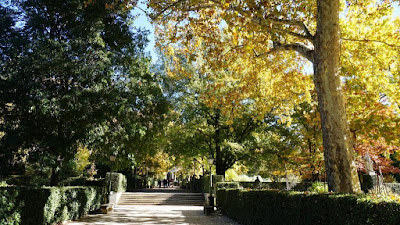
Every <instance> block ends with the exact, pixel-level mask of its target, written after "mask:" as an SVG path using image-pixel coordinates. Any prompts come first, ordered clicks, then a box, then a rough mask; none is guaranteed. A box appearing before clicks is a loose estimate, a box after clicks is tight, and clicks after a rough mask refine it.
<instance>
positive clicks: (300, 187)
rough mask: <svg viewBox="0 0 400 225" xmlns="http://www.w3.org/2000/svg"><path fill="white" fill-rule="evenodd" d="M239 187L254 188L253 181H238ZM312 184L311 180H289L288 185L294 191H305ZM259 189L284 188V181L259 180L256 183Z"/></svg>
mask: <svg viewBox="0 0 400 225" xmlns="http://www.w3.org/2000/svg"><path fill="white" fill-rule="evenodd" d="M239 185H240V187H243V188H254V181H240V182H239ZM311 186H312V182H301V183H292V182H289V187H290V189H291V190H294V191H306V190H307V189H308V188H310V187H311ZM258 187H259V189H277V190H286V182H260V183H259V184H258Z"/></svg>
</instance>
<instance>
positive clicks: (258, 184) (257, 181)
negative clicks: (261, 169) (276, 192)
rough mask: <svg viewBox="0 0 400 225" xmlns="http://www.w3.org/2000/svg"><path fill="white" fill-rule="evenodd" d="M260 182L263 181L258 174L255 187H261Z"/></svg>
mask: <svg viewBox="0 0 400 225" xmlns="http://www.w3.org/2000/svg"><path fill="white" fill-rule="evenodd" d="M260 183H261V181H260V179H258V176H257V178H256V180H255V181H254V188H260Z"/></svg>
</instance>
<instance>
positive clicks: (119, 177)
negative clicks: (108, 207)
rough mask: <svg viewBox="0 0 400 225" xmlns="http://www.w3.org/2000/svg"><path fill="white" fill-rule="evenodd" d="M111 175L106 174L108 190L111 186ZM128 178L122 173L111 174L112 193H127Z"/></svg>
mask: <svg viewBox="0 0 400 225" xmlns="http://www.w3.org/2000/svg"><path fill="white" fill-rule="evenodd" d="M109 182H110V173H107V174H106V187H107V190H108V188H109V185H110V183H109ZM126 184H127V183H126V176H125V175H123V174H122V173H112V174H111V191H113V192H125V191H126Z"/></svg>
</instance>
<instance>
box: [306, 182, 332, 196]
mask: <svg viewBox="0 0 400 225" xmlns="http://www.w3.org/2000/svg"><path fill="white" fill-rule="evenodd" d="M307 190H308V191H310V192H313V193H319V194H322V193H324V192H327V191H328V184H325V183H322V182H313V183H312V184H311V187H309V188H308V189H307Z"/></svg>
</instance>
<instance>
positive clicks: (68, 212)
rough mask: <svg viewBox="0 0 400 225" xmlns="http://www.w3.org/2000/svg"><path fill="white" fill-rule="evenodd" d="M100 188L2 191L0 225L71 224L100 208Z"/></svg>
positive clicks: (18, 188) (101, 189)
mask: <svg viewBox="0 0 400 225" xmlns="http://www.w3.org/2000/svg"><path fill="white" fill-rule="evenodd" d="M102 191H103V188H100V187H45V188H32V187H2V188H0V198H1V200H0V224H2V225H16V224H22V225H41V224H43V225H45V224H46V225H47V224H58V223H60V222H63V221H66V220H73V219H77V218H79V217H82V216H83V215H86V214H87V213H89V212H90V211H94V210H97V209H99V208H100V205H101V200H102V194H103V192H102Z"/></svg>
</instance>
